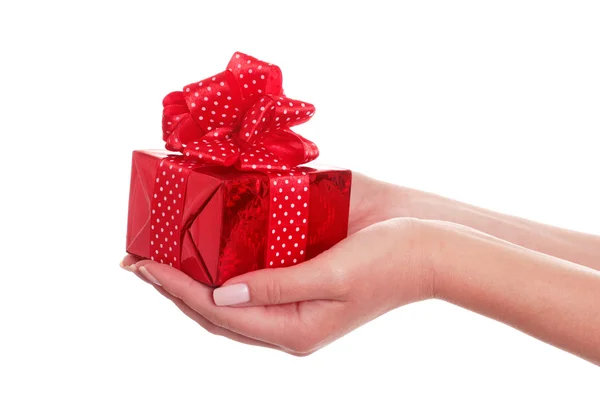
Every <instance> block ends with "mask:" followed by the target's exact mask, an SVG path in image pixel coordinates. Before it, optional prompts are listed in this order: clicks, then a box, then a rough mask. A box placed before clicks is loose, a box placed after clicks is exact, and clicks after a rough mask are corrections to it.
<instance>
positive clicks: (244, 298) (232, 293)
mask: <svg viewBox="0 0 600 419" xmlns="http://www.w3.org/2000/svg"><path fill="white" fill-rule="evenodd" d="M213 299H214V300H215V304H216V305H218V306H232V305H234V304H242V303H247V302H248V301H250V290H249V289H248V285H246V284H235V285H226V286H224V287H221V288H217V289H216V290H214V291H213Z"/></svg>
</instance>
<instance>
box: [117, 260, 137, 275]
mask: <svg viewBox="0 0 600 419" xmlns="http://www.w3.org/2000/svg"><path fill="white" fill-rule="evenodd" d="M119 266H120V267H121V268H123V269H125V270H126V271H129V272H135V271H136V267H135V264H133V265H125V264H123V261H121V262H120V263H119Z"/></svg>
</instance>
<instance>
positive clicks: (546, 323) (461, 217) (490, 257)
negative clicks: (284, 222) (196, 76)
mask: <svg viewBox="0 0 600 419" xmlns="http://www.w3.org/2000/svg"><path fill="white" fill-rule="evenodd" d="M352 187H353V190H352V198H351V206H350V223H349V236H348V238H347V239H345V240H343V241H342V242H340V243H338V244H337V245H336V246H334V247H333V248H331V249H330V250H328V251H326V252H324V253H322V254H321V255H319V256H317V257H316V258H314V259H311V260H309V261H306V262H304V263H301V264H299V265H296V266H293V267H288V268H278V269H266V270H261V271H255V272H250V273H248V274H244V275H242V276H239V277H237V278H233V279H231V280H229V281H228V282H227V283H226V284H225V285H224V286H228V285H234V284H246V285H247V287H248V290H249V293H250V302H248V303H244V304H240V305H236V306H217V305H216V304H215V302H214V300H213V289H212V288H210V287H207V286H205V285H203V284H201V283H198V282H197V281H194V280H193V279H191V278H189V277H188V276H186V275H185V274H183V273H182V272H180V271H177V270H175V269H173V268H170V267H169V266H166V265H162V264H159V263H156V262H151V261H148V260H137V259H135V258H134V257H133V256H131V255H128V256H126V257H125V259H124V260H123V262H122V263H121V266H122V267H124V268H125V269H127V270H129V271H132V272H134V273H135V274H136V275H138V276H139V277H140V278H141V279H143V280H145V281H146V282H148V283H150V284H151V285H153V286H154V288H155V289H156V290H157V291H158V292H160V293H161V294H162V295H164V296H165V297H167V298H168V299H170V300H171V301H172V302H173V303H175V305H176V306H177V307H178V308H179V309H180V310H181V311H182V312H183V313H184V314H186V315H187V316H188V317H190V318H191V319H193V320H194V321H196V322H197V323H198V324H199V325H200V326H202V327H203V328H205V329H206V330H208V331H209V332H211V333H213V334H216V335H221V336H224V337H227V338H229V339H233V340H235V341H238V342H241V343H246V344H250V345H259V346H264V347H269V348H272V349H278V350H282V351H285V352H287V353H290V354H293V355H298V356H303V355H308V354H310V353H313V352H315V351H316V350H318V349H319V348H322V347H323V346H325V345H327V344H329V343H331V342H333V341H334V340H336V339H338V338H340V337H341V336H343V335H345V334H346V333H349V332H350V331H352V330H354V329H356V328H358V327H360V326H361V325H363V324H365V323H367V322H369V321H371V320H373V319H375V318H377V317H378V316H380V315H382V314H385V313H386V312H388V311H390V310H393V309H395V308H398V307H401V306H403V305H406V304H410V303H414V302H417V301H422V300H426V299H430V298H437V299H442V300H445V301H449V302H451V303H453V304H457V305H459V306H461V307H464V308H466V309H469V310H472V311H474V312H477V313H480V314H482V315H485V316H488V317H490V318H493V319H496V320H498V321H501V322H503V323H506V324H508V325H510V326H512V327H514V328H516V329H519V330H521V331H523V332H524V333H527V334H529V335H531V336H534V337H536V338H538V339H540V340H543V341H545V342H547V343H550V344H552V345H555V346H557V347H559V348H562V349H564V350H566V351H569V352H571V353H573V354H576V355H578V356H580V357H582V358H584V359H587V360H589V361H590V362H593V363H595V364H598V365H600V304H598V301H600V272H599V271H598V270H600V237H596V236H592V235H587V234H583V233H578V232H573V231H568V230H564V229H559V228H556V227H552V226H547V225H543V224H539V223H535V222H532V221H528V220H524V219H520V218H517V217H512V216H507V215H502V214H498V213H494V212H492V211H488V210H484V209H481V208H477V207H474V206H471V205H467V204H463V203H460V202H456V201H452V200H450V199H447V198H443V197H440V196H436V195H432V194H428V193H425V192H421V191H416V190H411V189H407V188H403V187H399V186H396V185H391V184H387V183H384V182H380V181H376V180H374V179H370V178H368V177H366V176H363V175H360V174H355V175H354V177H353V184H352Z"/></svg>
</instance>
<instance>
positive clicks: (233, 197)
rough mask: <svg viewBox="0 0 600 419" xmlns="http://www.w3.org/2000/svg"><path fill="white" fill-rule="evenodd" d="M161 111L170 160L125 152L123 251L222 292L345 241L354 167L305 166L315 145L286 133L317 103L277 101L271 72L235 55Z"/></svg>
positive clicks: (276, 76)
mask: <svg viewBox="0 0 600 419" xmlns="http://www.w3.org/2000/svg"><path fill="white" fill-rule="evenodd" d="M163 105H164V111H163V124H162V125H163V140H164V141H165V147H166V149H167V150H169V151H171V152H176V153H167V152H164V151H134V153H133V162H132V176H131V189H130V199H129V219H128V228H127V252H129V253H131V254H134V255H136V256H139V257H141V258H147V259H152V260H155V261H157V262H161V263H166V264H169V265H171V266H173V267H175V268H177V269H180V270H182V271H183V272H185V273H186V274H188V275H190V276H191V277H192V278H194V279H196V280H198V281H201V282H203V283H206V284H209V285H212V286H219V285H221V284H223V283H224V282H225V281H227V280H228V279H230V278H232V277H234V276H237V275H240V274H243V273H245V272H249V271H252V270H256V269H262V268H276V267H285V266H292V265H294V264H297V263H301V262H302V261H304V260H307V259H310V258H312V257H314V256H316V255H318V254H319V253H321V252H323V251H325V250H326V249H328V248H330V247H331V246H333V245H334V244H335V243H337V242H338V241H340V240H342V239H343V238H344V237H346V234H347V228H348V212H349V205H350V186H351V172H350V171H349V170H344V169H334V168H322V169H317V168H314V167H307V166H303V165H304V164H305V163H307V162H310V161H311V160H314V159H315V158H316V157H317V156H318V149H317V147H316V145H315V144H313V143H312V142H311V141H309V140H307V139H305V138H303V137H302V136H300V135H298V134H297V133H295V132H294V131H292V130H291V127H292V126H294V125H298V124H301V123H303V122H305V121H307V120H309V119H310V118H311V117H312V115H313V114H314V106H313V105H311V104H309V103H306V102H303V101H299V100H293V99H290V98H288V97H286V96H285V95H284V93H283V89H282V76H281V70H280V69H279V67H277V66H275V65H272V64H269V63H266V62H264V61H260V60H257V59H256V58H253V57H251V56H248V55H245V54H242V53H236V54H234V56H233V57H232V59H231V60H230V62H229V64H228V66H227V69H226V70H225V71H223V72H222V73H219V74H217V75H215V76H213V77H209V78H207V79H204V80H202V81H200V82H198V83H192V84H189V85H187V86H185V87H184V88H183V90H182V91H178V92H172V93H170V94H168V95H167V96H166V97H165V99H164V100H163Z"/></svg>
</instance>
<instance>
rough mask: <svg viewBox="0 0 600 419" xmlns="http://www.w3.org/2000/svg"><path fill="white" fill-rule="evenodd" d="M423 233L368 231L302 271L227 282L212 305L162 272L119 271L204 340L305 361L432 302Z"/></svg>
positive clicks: (200, 289) (161, 268)
mask: <svg viewBox="0 0 600 419" xmlns="http://www.w3.org/2000/svg"><path fill="white" fill-rule="evenodd" d="M423 227H424V225H423V223H421V222H419V221H417V220H413V219H408V218H405V219H393V220H388V221H385V222H381V223H376V224H373V225H371V226H369V227H367V228H365V229H363V230H360V231H358V232H357V233H356V234H353V235H351V236H349V237H348V238H347V239H346V240H343V241H342V242H340V243H338V244H337V245H336V246H334V247H333V248H331V249H330V250H328V251H326V252H324V253H322V254H321V255H319V256H317V257H316V258H314V259H311V260H309V261H307V262H304V263H302V264H299V265H296V266H293V267H288V268H279V269H266V270H261V271H255V272H251V273H248V274H245V275H242V276H239V277H237V278H234V279H231V280H230V281H228V282H226V283H225V284H224V285H223V287H221V288H219V289H216V290H214V299H213V289H212V288H210V287H208V286H205V285H203V284H201V283H199V282H197V281H195V280H193V279H191V278H190V277H188V276H187V275H185V274H183V273H182V272H180V271H178V270H175V269H173V268H171V267H169V266H167V265H163V264H159V263H156V262H152V261H148V260H143V261H137V262H136V263H135V264H133V265H131V263H133V262H135V260H134V259H132V257H131V256H129V257H128V258H126V259H125V261H124V262H123V264H124V265H125V266H128V268H129V269H130V270H133V271H136V272H138V273H139V274H141V275H142V276H143V277H144V278H145V279H147V280H148V281H149V282H152V283H154V284H155V285H156V289H157V290H159V292H161V293H162V294H163V295H165V296H166V297H167V298H169V299H170V300H172V301H173V302H174V303H175V304H176V305H177V306H178V307H179V308H180V309H181V310H182V311H183V312H184V313H185V314H186V315H188V316H189V317H190V318H192V319H193V320H195V321H196V322H198V324H200V325H201V326H202V327H204V328H205V329H206V330H208V331H209V332H211V333H214V334H217V335H221V336H225V337H228V338H230V339H233V340H236V341H239V342H243V343H248V344H254V345H261V346H267V347H271V348H276V349H281V350H283V351H286V352H288V353H291V354H295V355H305V354H309V353H311V352H314V351H315V350H317V349H319V348H321V347H323V346H325V345H327V344H328V343H330V342H332V341H333V340H335V339H338V338H339V337H341V336H343V335H345V334H346V333H348V332H350V331H351V330H353V329H356V328H357V327H359V326H360V325H362V324H364V323H366V322H368V321H370V320H372V319H374V318H376V317H378V316H380V315H382V314H384V313H386V312H387V311H389V310H392V309H394V308H396V307H399V306H401V305H404V304H408V303H411V302H415V301H419V300H424V299H427V298H430V297H432V296H433V289H432V272H431V270H430V269H429V266H431V264H430V262H429V260H430V257H429V256H430V255H432V254H433V252H432V251H431V250H432V249H431V248H430V247H429V246H428V244H427V234H424V231H425V230H424V228H423ZM157 284H160V286H158V285H157ZM215 303H216V304H215ZM229 305H235V307H230V306H229Z"/></svg>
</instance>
